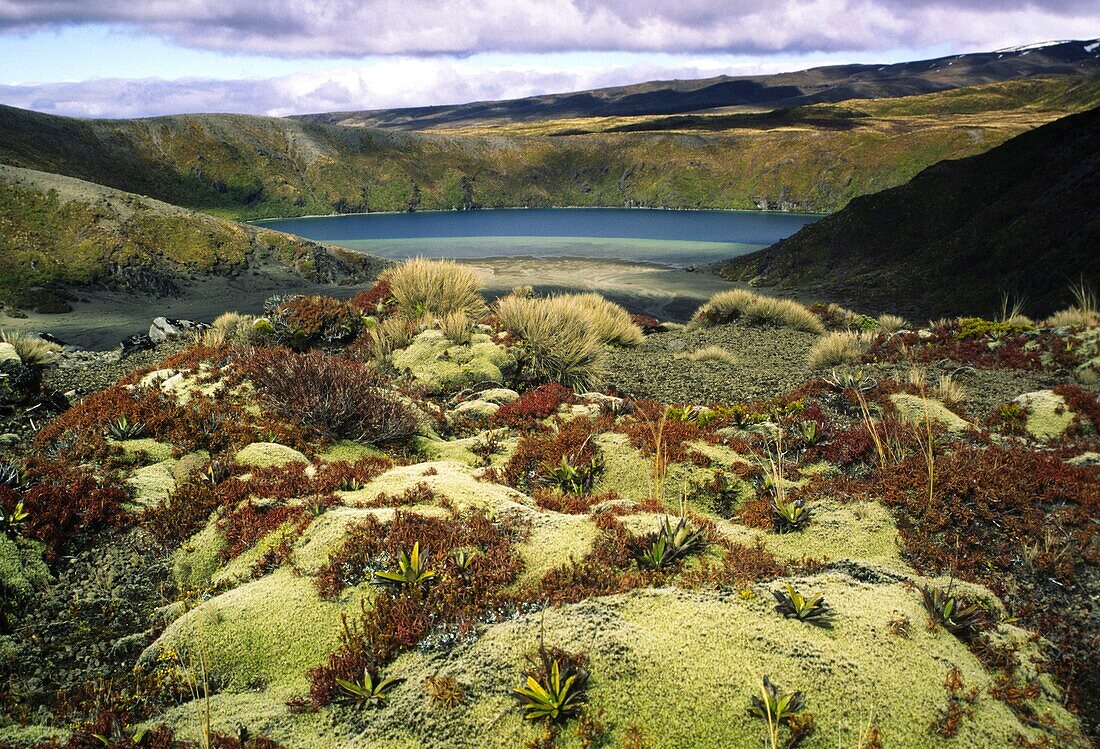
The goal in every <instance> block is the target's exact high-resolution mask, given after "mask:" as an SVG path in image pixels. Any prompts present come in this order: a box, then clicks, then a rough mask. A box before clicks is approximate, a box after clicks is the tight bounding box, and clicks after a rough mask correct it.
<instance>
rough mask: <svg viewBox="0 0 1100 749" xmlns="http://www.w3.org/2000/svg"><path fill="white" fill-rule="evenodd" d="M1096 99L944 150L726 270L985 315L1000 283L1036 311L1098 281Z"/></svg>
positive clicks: (823, 292)
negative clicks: (969, 149) (948, 152)
mask: <svg viewBox="0 0 1100 749" xmlns="http://www.w3.org/2000/svg"><path fill="white" fill-rule="evenodd" d="M1098 207H1100V108H1097V109H1092V110H1090V111H1088V112H1083V113H1081V114H1076V115H1071V116H1069V117H1065V118H1063V119H1060V120H1057V121H1055V122H1052V123H1050V124H1047V125H1043V126H1042V127H1039V128H1036V129H1035V130H1032V131H1030V132H1027V133H1024V134H1023V135H1019V136H1017V137H1015V138H1013V139H1012V140H1009V141H1008V142H1006V143H1004V144H1002V145H1000V146H998V147H997V148H994V149H992V150H990V151H988V152H986V153H984V154H981V155H978V156H972V157H970V158H966V159H959V160H951V161H944V162H941V163H939V164H936V165H934V166H931V167H929V168H928V169H926V170H924V171H923V172H921V173H920V174H918V175H917V176H916V177H915V178H913V179H912V180H911V181H910V182H908V183H907V184H905V185H902V186H900V187H896V188H893V189H890V190H884V191H882V192H880V193H876V194H874V195H868V196H865V197H861V198H856V199H855V200H853V201H852V202H851V203H850V204H849V205H848V206H847V207H846V208H845V209H843V210H841V211H839V212H837V213H835V214H833V215H832V216H829V217H827V218H824V219H822V220H821V221H818V222H816V223H814V224H811V225H809V226H807V227H805V228H803V229H802V230H800V231H799V232H798V233H796V234H795V235H793V236H791V237H789V238H787V239H785V240H783V241H781V242H779V243H777V244H775V245H773V246H771V247H769V248H767V249H765V250H761V251H760V252H756V253H753V254H751V255H745V256H743V257H739V258H735V259H733V260H730V261H728V262H726V263H723V264H722V266H721V273H722V275H723V276H725V277H726V278H729V279H733V280H742V281H752V282H754V283H756V284H761V285H768V286H775V287H778V288H779V289H780V290H783V291H797V292H803V293H807V294H811V295H817V296H820V297H822V298H828V299H838V300H844V301H846V302H849V303H851V304H853V305H855V306H856V307H857V308H858V309H861V310H874V311H888V310H889V311H898V310H903V309H905V310H911V311H913V312H914V313H918V314H923V315H931V316H938V315H957V314H976V315H985V316H989V315H991V314H992V313H993V312H994V311H995V310H996V308H997V306H998V304H999V301H1000V296H1001V294H1002V293H1009V294H1011V295H1013V296H1016V297H1018V298H1021V299H1022V300H1023V301H1024V306H1025V311H1026V312H1028V313H1030V314H1034V315H1046V314H1047V313H1050V312H1052V311H1054V310H1055V309H1058V308H1061V307H1064V306H1065V305H1066V303H1067V302H1068V301H1069V293H1068V288H1069V286H1070V284H1073V283H1078V282H1080V281H1082V280H1084V281H1085V282H1086V283H1088V284H1090V285H1091V286H1092V288H1094V289H1097V288H1100V210H1098Z"/></svg>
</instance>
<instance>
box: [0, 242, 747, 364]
mask: <svg viewBox="0 0 1100 749" xmlns="http://www.w3.org/2000/svg"><path fill="white" fill-rule="evenodd" d="M458 262H460V263H462V264H463V265H467V266H469V267H471V268H473V269H474V270H475V272H477V273H478V275H479V276H480V277H481V278H482V281H483V283H484V285H485V291H484V293H485V295H486V297H487V298H489V299H490V300H492V299H496V298H498V297H501V296H504V295H506V294H508V293H509V292H510V291H511V290H512V288H513V287H515V286H522V285H529V286H532V287H534V288H535V290H536V291H537V292H538V293H540V294H560V293H569V292H586V291H596V292H599V293H600V294H603V295H604V296H606V297H607V298H608V299H611V300H613V301H615V302H617V303H619V304H622V305H623V306H625V307H626V308H627V309H629V310H631V311H632V312H640V313H644V314H648V315H652V316H654V317H657V318H659V319H662V320H668V321H671V322H683V321H686V320H687V319H688V318H689V317H690V316H691V313H692V312H693V311H694V310H695V308H697V307H698V306H699V305H700V304H702V303H703V302H705V301H706V300H707V299H708V298H709V297H710V296H711V295H712V294H714V293H716V292H718V291H721V290H723V289H728V288H734V287H735V286H737V285H738V284H732V283H730V282H728V281H724V280H723V279H721V278H719V277H717V276H714V275H711V274H708V273H702V272H690V271H687V270H683V269H679V268H671V267H667V266H662V265H658V264H654V263H641V262H630V261H621V260H603V259H591V258H550V259H541V258H533V257H521V258H484V259H477V260H459V261H458ZM371 285H372V284H371V283H364V284H349V285H335V284H330V285H326V284H315V283H311V282H308V281H303V280H302V279H301V278H299V277H296V276H292V275H291V274H289V273H285V274H284V273H278V272H273V271H272V270H265V272H263V273H257V274H253V273H251V272H250V273H242V274H240V275H238V276H235V277H229V278H226V277H218V276H214V277H206V278H201V279H197V280H193V281H190V282H188V283H187V284H186V285H185V286H184V288H183V294H181V295H180V296H178V297H156V296H152V295H147V294H132V293H125V292H112V291H105V290H102V289H74V292H75V295H76V296H77V300H76V301H74V302H72V303H71V304H72V307H73V311H72V312H65V313H60V314H40V313H35V312H27V313H26V315H27V316H26V317H21V318H16V317H10V316H8V315H6V314H4V313H3V312H0V327H2V328H4V329H9V330H16V331H26V332H47V333H50V334H52V335H54V336H57V337H58V338H59V339H61V340H62V341H65V342H66V343H69V344H72V345H75V346H79V347H81V348H85V349H89V350H98V351H106V350H110V349H115V348H117V347H118V344H119V342H120V341H122V339H124V338H126V337H128V336H131V335H134V334H136V333H145V332H147V331H148V329H149V324H150V323H151V322H152V320H153V318H154V317H158V316H164V317H176V318H183V319H188V320H196V321H199V322H207V323H208V322H211V321H212V320H213V319H214V318H216V317H217V316H218V315H220V314H222V313H223V312H227V311H230V310H235V311H237V312H247V313H250V314H257V313H260V312H261V311H262V309H263V302H264V300H265V299H267V298H268V297H270V296H272V295H274V294H323V295H326V296H333V297H338V298H343V299H347V298H350V297H352V296H354V295H355V294H356V293H358V292H359V291H362V290H364V289H367V288H370V286H371Z"/></svg>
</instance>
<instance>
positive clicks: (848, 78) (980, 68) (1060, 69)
mask: <svg viewBox="0 0 1100 749" xmlns="http://www.w3.org/2000/svg"><path fill="white" fill-rule="evenodd" d="M1090 45H1091V42H1089V41H1066V42H1057V43H1052V44H1049V45H1045V46H1035V47H1032V48H1019V49H1013V50H1003V51H1000V52H981V53H975V54H967V55H955V56H952V57H941V58H938V59H935V60H920V61H916V62H903V63H896V64H893V65H832V66H828V67H821V68H811V69H809V70H803V71H799V72H795V73H781V74H778V75H764V76H742V77H730V76H719V77H717V78H706V79H700V80H690V81H651V82H648V83H640V84H635V85H631V86H618V87H615V88H604V89H597V90H594V91H577V92H573V93H566V94H548V95H544V96H531V97H527V98H525V99H511V100H506V101H489V102H484V101H479V102H472V103H469V104H458V105H453V106H435V107H410V108H403V109H379V110H372V111H360V112H329V113H324V114H312V115H303V116H301V117H299V118H298V119H303V120H308V121H311V122H320V123H325V124H333V125H336V124H339V125H358V126H368V127H386V128H396V129H401V130H426V129H429V128H432V127H441V126H443V127H456V126H460V125H470V124H478V123H481V124H484V123H490V122H494V121H495V122H530V121H534V120H549V119H558V118H566V117H599V116H630V115H662V114H680V113H683V112H702V111H706V110H713V109H719V108H722V107H745V106H751V107H764V108H774V107H792V106H800V105H806V104H817V103H821V102H837V101H843V100H846V99H878V98H894V97H898V96H911V95H914V94H927V93H932V92H935V91H944V90H947V89H952V88H959V87H962V86H973V85H977V84H982V83H995V82H998V81H1007V80H1012V79H1015V78H1023V77H1027V76H1033V75H1074V76H1081V75H1085V76H1095V75H1097V74H1098V73H1100V50H1097V49H1093V50H1091V51H1090V50H1087V49H1086V47H1088V46H1090Z"/></svg>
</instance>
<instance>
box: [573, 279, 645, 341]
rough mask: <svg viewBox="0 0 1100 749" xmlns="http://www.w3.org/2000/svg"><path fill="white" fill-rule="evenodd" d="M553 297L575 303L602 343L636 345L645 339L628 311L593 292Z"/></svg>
mask: <svg viewBox="0 0 1100 749" xmlns="http://www.w3.org/2000/svg"><path fill="white" fill-rule="evenodd" d="M555 299H556V300H557V303H560V304H563V305H568V304H575V305H577V306H578V307H579V308H580V309H581V310H582V311H583V312H584V314H585V316H586V317H587V319H588V325H589V327H590V328H591V329H592V332H593V333H595V334H596V337H597V338H599V339H601V340H602V341H603V342H604V343H610V344H612V345H614V346H637V345H638V344H640V343H642V342H643V341H644V340H645V334H644V333H642V329H641V328H640V327H638V326H637V325H636V324H635V323H634V321H633V320H631V319H630V313H629V312H627V311H626V310H625V309H623V308H622V307H621V306H619V305H618V304H615V303H614V302H612V301H609V300H607V299H604V298H603V297H602V296H600V295H599V294H596V293H595V292H590V293H588V294H565V295H563V296H560V297H556V298H555Z"/></svg>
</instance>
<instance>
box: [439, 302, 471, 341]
mask: <svg viewBox="0 0 1100 749" xmlns="http://www.w3.org/2000/svg"><path fill="white" fill-rule="evenodd" d="M439 329H440V330H441V331H443V335H445V336H447V338H448V339H449V340H451V341H453V342H455V343H457V344H460V345H461V344H466V343H469V342H470V336H471V335H472V334H473V332H474V321H473V320H471V319H470V316H469V315H468V314H466V312H465V310H459V311H458V312H451V313H450V314H447V315H444V316H443V317H441V318H439Z"/></svg>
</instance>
